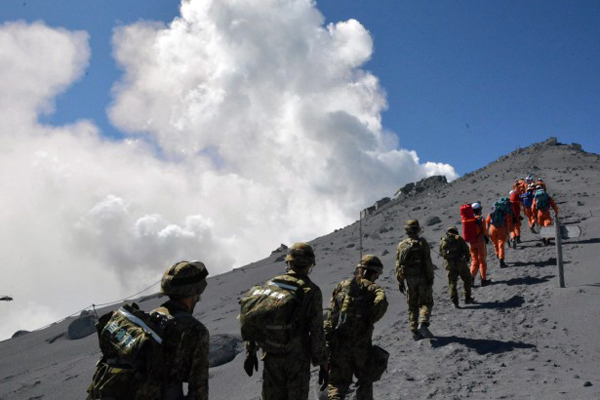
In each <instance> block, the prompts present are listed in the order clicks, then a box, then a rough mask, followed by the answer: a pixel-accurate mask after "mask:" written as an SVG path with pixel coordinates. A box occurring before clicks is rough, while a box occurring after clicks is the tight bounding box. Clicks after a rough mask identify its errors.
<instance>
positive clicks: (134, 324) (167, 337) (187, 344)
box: [87, 261, 210, 400]
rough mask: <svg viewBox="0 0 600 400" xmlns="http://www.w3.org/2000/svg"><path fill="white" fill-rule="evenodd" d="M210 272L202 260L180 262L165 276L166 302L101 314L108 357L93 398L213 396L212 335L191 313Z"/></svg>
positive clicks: (96, 380) (98, 369)
mask: <svg viewBox="0 0 600 400" xmlns="http://www.w3.org/2000/svg"><path fill="white" fill-rule="evenodd" d="M207 276H208V271H207V270H206V267H205V266H204V264H203V263H202V262H200V261H191V262H188V261H181V262H178V263H176V264H174V265H173V266H171V267H170V268H169V269H167V271H166V272H165V274H164V275H163V278H162V281H161V290H160V292H161V293H163V294H166V295H167V296H169V300H168V301H167V302H166V303H164V304H163V305H161V306H160V307H158V308H157V309H155V310H153V311H152V312H150V313H145V312H143V311H141V310H140V309H139V308H138V307H137V305H136V304H135V303H134V304H132V305H125V306H123V307H121V308H120V309H119V310H117V311H114V312H111V313H109V314H106V315H104V316H102V317H101V318H100V320H99V322H98V332H99V338H100V349H101V350H102V354H103V356H102V359H101V360H100V362H99V363H98V364H97V367H96V373H95V374H94V379H93V381H92V384H91V385H90V387H89V389H88V393H89V396H88V398H87V399H88V400H92V399H93V400H154V399H161V400H164V399H166V400H183V399H188V400H208V366H209V363H208V349H209V341H210V336H209V333H208V330H207V329H206V328H205V327H204V325H203V324H202V323H201V322H200V321H198V320H197V319H196V318H194V316H193V315H192V313H193V312H194V308H195V306H196V304H197V303H198V301H200V295H201V294H202V293H203V292H204V289H205V288H206V286H207V281H206V277H207ZM183 382H187V383H188V389H187V395H184V393H183Z"/></svg>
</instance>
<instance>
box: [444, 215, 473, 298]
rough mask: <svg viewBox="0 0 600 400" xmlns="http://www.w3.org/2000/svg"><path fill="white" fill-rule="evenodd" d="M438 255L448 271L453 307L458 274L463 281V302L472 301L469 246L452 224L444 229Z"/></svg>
mask: <svg viewBox="0 0 600 400" xmlns="http://www.w3.org/2000/svg"><path fill="white" fill-rule="evenodd" d="M440 255H441V256H442V257H443V258H444V267H445V268H446V271H447V273H448V288H449V290H450V300H452V304H454V307H456V308H458V290H457V288H456V285H457V283H458V277H459V276H460V278H461V279H462V281H463V288H464V291H465V304H471V303H473V297H471V273H470V271H469V266H468V262H469V260H470V252H469V246H468V245H467V242H465V240H464V239H463V238H462V237H461V236H460V235H459V234H458V229H456V227H454V226H452V227H450V228H448V229H447V230H446V234H445V235H444V236H443V237H442V239H441V241H440Z"/></svg>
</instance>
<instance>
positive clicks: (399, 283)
mask: <svg viewBox="0 0 600 400" xmlns="http://www.w3.org/2000/svg"><path fill="white" fill-rule="evenodd" d="M398 289H400V293H402V294H406V286H405V285H404V281H400V282H398Z"/></svg>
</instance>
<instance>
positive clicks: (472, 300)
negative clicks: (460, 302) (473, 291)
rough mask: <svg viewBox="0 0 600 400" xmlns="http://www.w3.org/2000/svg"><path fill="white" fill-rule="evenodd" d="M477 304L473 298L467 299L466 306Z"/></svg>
mask: <svg viewBox="0 0 600 400" xmlns="http://www.w3.org/2000/svg"><path fill="white" fill-rule="evenodd" d="M473 303H475V299H474V298H473V297H471V296H470V297H465V304H473Z"/></svg>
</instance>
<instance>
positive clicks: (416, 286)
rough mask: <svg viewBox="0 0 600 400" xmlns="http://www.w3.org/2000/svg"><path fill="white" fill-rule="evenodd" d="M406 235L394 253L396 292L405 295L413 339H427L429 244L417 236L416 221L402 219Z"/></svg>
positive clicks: (430, 301) (430, 270) (430, 304)
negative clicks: (397, 290)
mask: <svg viewBox="0 0 600 400" xmlns="http://www.w3.org/2000/svg"><path fill="white" fill-rule="evenodd" d="M404 230H405V232H406V234H407V235H408V238H407V239H404V240H403V241H401V242H400V243H399V244H398V250H397V252H396V278H397V279H398V288H399V289H400V292H401V293H403V294H405V295H406V303H407V304H408V322H409V325H410V331H411V332H412V335H413V339H414V340H419V339H422V338H424V337H427V338H431V337H433V335H432V334H431V332H430V331H429V318H430V316H431V310H432V308H433V277H434V273H433V263H432V261H431V254H430V250H429V244H428V243H427V241H426V240H425V238H422V237H420V236H419V233H420V232H421V227H420V225H419V221H417V220H416V219H410V220H408V221H406V224H405V225H404Z"/></svg>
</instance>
